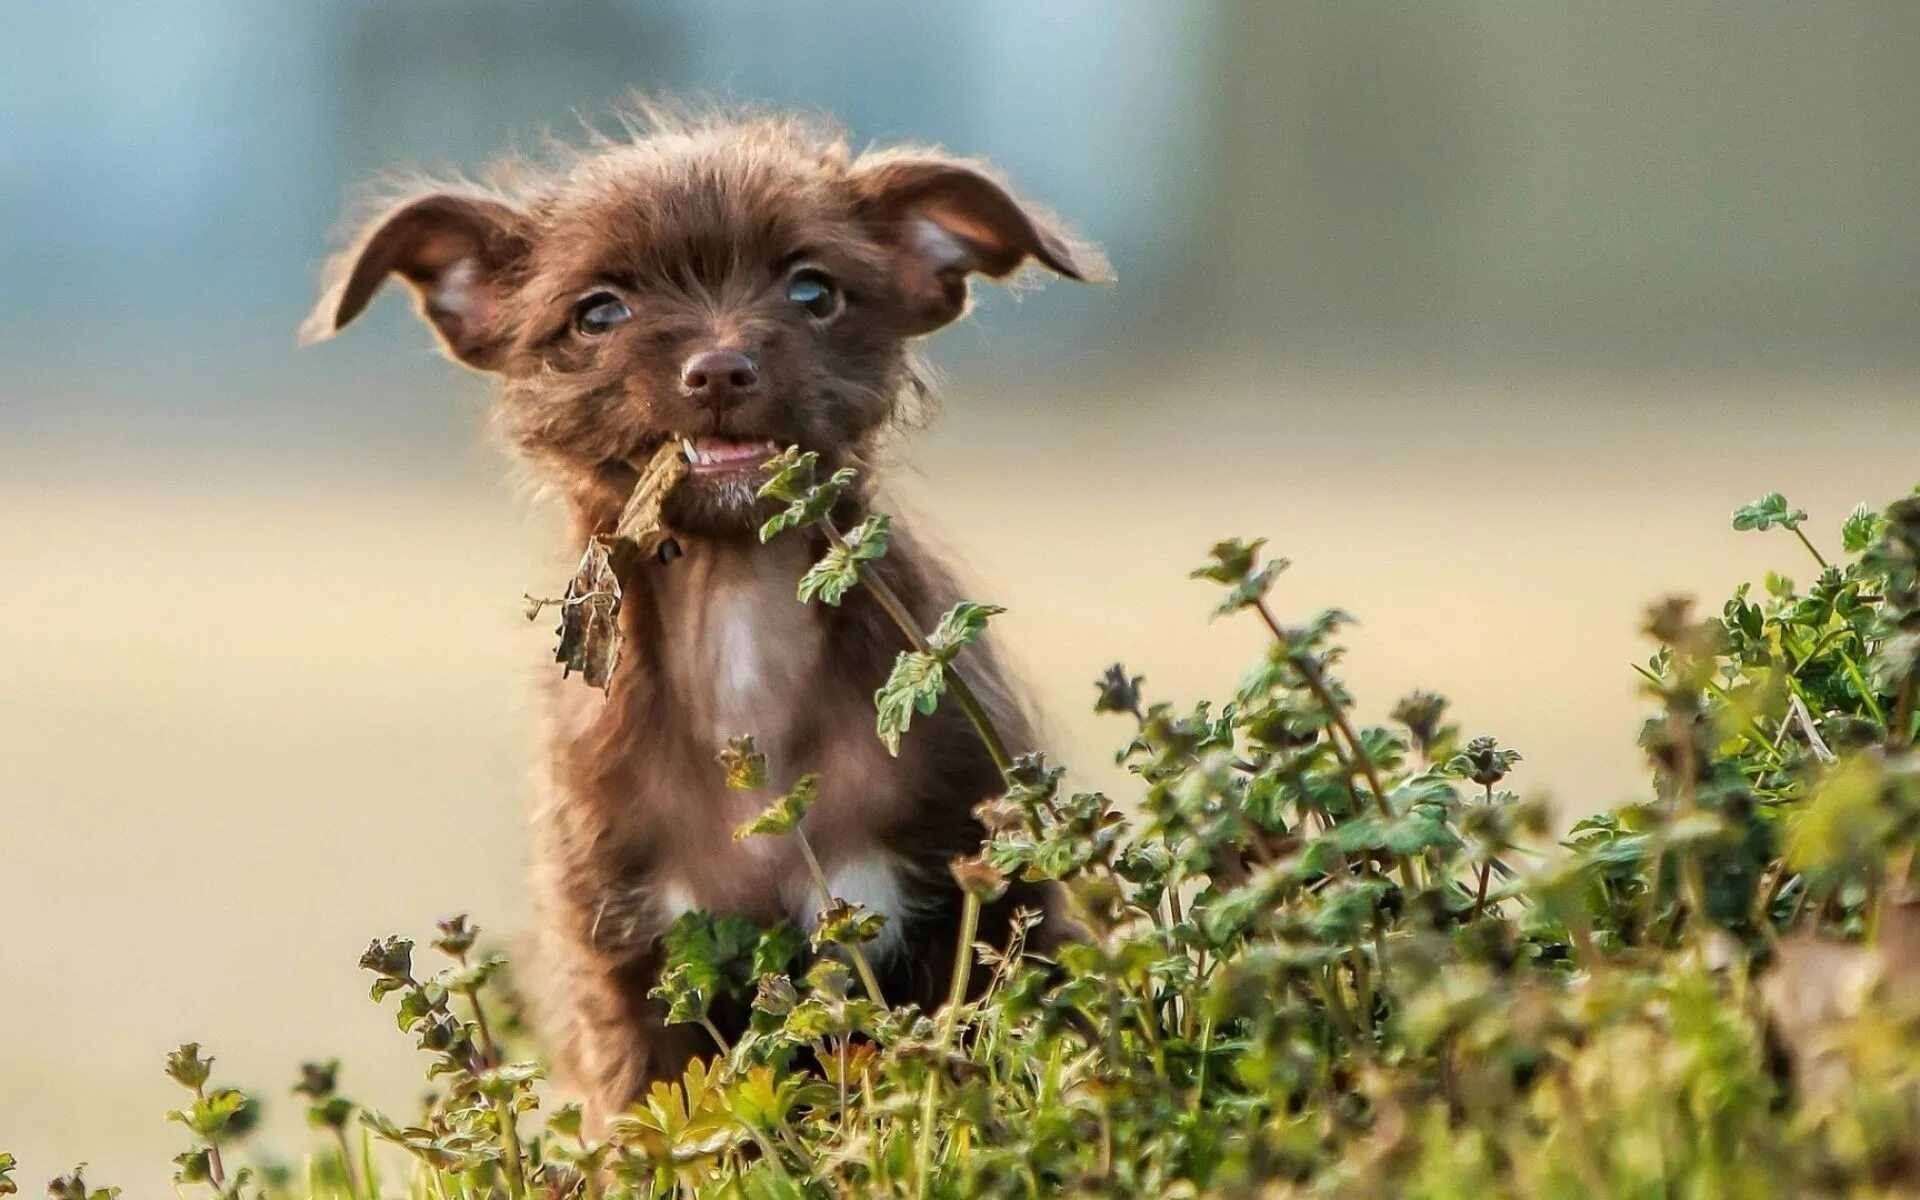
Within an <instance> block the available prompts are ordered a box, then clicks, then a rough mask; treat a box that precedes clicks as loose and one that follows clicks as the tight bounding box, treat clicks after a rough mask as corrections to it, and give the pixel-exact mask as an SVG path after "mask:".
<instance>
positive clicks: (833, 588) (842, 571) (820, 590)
mask: <svg viewBox="0 0 1920 1200" xmlns="http://www.w3.org/2000/svg"><path fill="white" fill-rule="evenodd" d="M891 522H892V518H890V517H888V516H886V515H885V514H878V513H877V514H875V515H873V516H870V517H868V518H867V519H866V520H864V521H862V522H860V524H858V525H856V526H854V528H853V531H852V532H850V533H849V534H847V536H846V539H845V544H844V545H835V546H829V547H827V552H826V554H825V555H823V556H822V557H821V559H820V561H819V562H817V563H815V564H813V566H811V567H809V568H807V573H806V574H805V575H802V576H801V577H800V587H799V596H800V600H801V602H802V603H805V602H806V601H808V600H812V599H814V598H815V597H818V598H819V599H820V601H821V602H822V603H824V604H833V605H837V604H839V603H840V601H841V600H842V599H844V598H845V597H846V594H847V593H848V592H850V591H852V590H853V587H854V585H855V584H857V583H859V582H860V564H861V563H865V562H871V561H873V560H874V559H876V558H879V557H881V556H882V555H884V554H886V552H887V530H888V526H889V525H890V524H891Z"/></svg>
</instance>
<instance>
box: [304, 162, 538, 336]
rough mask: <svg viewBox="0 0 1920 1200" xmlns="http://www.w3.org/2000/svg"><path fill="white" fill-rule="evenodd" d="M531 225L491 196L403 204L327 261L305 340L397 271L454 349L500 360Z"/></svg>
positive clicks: (346, 316)
mask: <svg viewBox="0 0 1920 1200" xmlns="http://www.w3.org/2000/svg"><path fill="white" fill-rule="evenodd" d="M525 228H526V224H525V220H524V218H523V217H522V216H521V214H520V213H518V212H517V211H515V210H514V209H513V208H511V207H510V206H508V205H506V204H503V203H501V202H500V201H498V200H494V199H491V198H488V197H482V196H463V195H459V194H456V193H452V192H435V193H431V194H429V195H425V196H419V197H416V198H414V199H411V200H408V201H406V202H404V203H402V204H399V205H397V206H395V207H394V208H392V209H389V210H388V211H387V212H386V213H385V214H384V215H382V216H380V217H378V218H376V219H375V220H373V221H371V222H369V223H368V225H367V228H366V230H365V232H363V233H362V234H361V235H360V237H359V239H358V241H356V242H355V244H354V245H353V247H352V248H351V249H348V250H346V251H344V252H342V253H340V254H338V255H336V256H335V257H334V258H333V260H332V261H331V262H329V263H328V264H327V273H326V278H327V283H326V286H325V289H324V290H323V292H322V293H321V296H320V304H319V306H318V307H316V308H315V309H314V310H313V313H312V315H311V316H309V317H308V318H307V320H306V323H305V324H303V325H302V326H301V327H300V339H301V341H302V342H317V341H320V340H321V339H323V338H328V337H332V336H333V335H334V334H335V333H337V332H338V331H339V330H340V329H341V328H342V327H343V326H345V325H346V323H347V322H348V321H351V320H353V319H354V318H355V317H357V316H359V315H360V313H361V310H363V309H365V308H366V307H367V302H368V301H370V300H372V299H373V294H374V293H375V292H377V291H379V290H380V285H381V284H382V283H385V282H386V279H387V276H388V275H392V274H398V275H399V276H400V277H401V278H402V279H404V280H406V281H407V284H408V286H410V287H411V288H412V289H413V291H414V294H415V296H417V297H418V298H419V302H420V315H421V316H422V317H424V318H426V320H427V321H428V323H430V324H431V325H432V326H433V327H434V329H435V330H436V331H437V332H438V333H439V335H440V341H441V343H442V345H443V346H445V348H446V351H447V353H448V354H449V355H451V356H452V357H453V358H455V359H456V360H458V361H460V362H463V363H465V364H467V365H468V366H470V367H477V368H480V369H481V370H492V369H496V368H498V366H499V365H500V361H501V358H502V357H503V355H504V353H505V350H506V346H507V340H508V330H507V327H506V320H505V312H506V300H507V296H508V291H509V288H510V286H511V283H510V281H511V279H512V278H513V277H514V275H515V274H516V272H517V268H518V267H519V266H520V265H521V263H522V262H523V261H524V260H525V258H526V255H527V248H528V242H527V236H526V232H525Z"/></svg>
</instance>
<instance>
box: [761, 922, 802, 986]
mask: <svg viewBox="0 0 1920 1200" xmlns="http://www.w3.org/2000/svg"><path fill="white" fill-rule="evenodd" d="M806 947H807V937H806V935H805V934H803V933H801V932H800V931H799V930H798V929H795V928H794V927H793V926H791V925H789V924H787V923H786V922H785V921H782V922H780V923H779V924H778V925H775V926H773V927H772V928H770V929H768V930H766V931H764V932H762V933H761V935H760V940H759V941H757V942H755V943H754V945H753V973H754V975H755V977H756V978H757V977H760V976H765V975H784V974H786V972H787V969H788V968H789V967H791V966H792V965H793V962H794V960H795V959H797V958H799V957H800V952H801V951H802V950H804V949H806Z"/></svg>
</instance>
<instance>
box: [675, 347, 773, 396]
mask: <svg viewBox="0 0 1920 1200" xmlns="http://www.w3.org/2000/svg"><path fill="white" fill-rule="evenodd" d="M680 386H682V387H684V388H686V389H687V395H689V396H691V397H693V398H694V399H695V400H698V401H700V402H701V403H703V404H708V405H712V406H713V407H715V408H728V407H730V406H732V405H734V404H737V403H739V402H740V401H741V400H743V399H745V397H746V395H747V393H748V392H751V391H753V389H754V388H756V387H758V386H760V368H759V367H758V366H756V365H755V364H754V361H753V360H752V359H751V358H748V357H747V356H746V355H745V354H742V353H741V352H740V351H738V350H702V351H700V353H698V354H696V355H694V356H693V357H692V358H689V359H688V360H687V361H686V362H685V363H684V364H682V365H681V367H680Z"/></svg>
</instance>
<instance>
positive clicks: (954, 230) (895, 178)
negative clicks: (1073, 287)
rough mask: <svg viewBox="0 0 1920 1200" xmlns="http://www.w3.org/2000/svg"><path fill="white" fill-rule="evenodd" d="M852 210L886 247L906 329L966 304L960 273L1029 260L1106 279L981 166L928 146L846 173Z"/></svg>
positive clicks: (999, 271)
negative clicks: (855, 203)
mask: <svg viewBox="0 0 1920 1200" xmlns="http://www.w3.org/2000/svg"><path fill="white" fill-rule="evenodd" d="M852 181H853V184H854V187H855V188H856V189H857V195H858V198H859V206H860V209H861V212H862V215H863V216H865V217H866V218H867V219H868V220H870V221H872V222H874V223H875V225H876V226H877V227H878V228H879V230H880V234H881V237H882V238H883V239H885V241H886V243H887V245H888V247H889V249H890V250H891V251H892V252H893V255H894V262H895V268H894V269H895V279H896V282H897V284H898V286H899V295H900V300H901V303H902V304H903V305H904V306H905V310H906V312H905V315H906V317H907V323H908V326H909V329H908V332H909V333H912V334H922V333H931V332H933V331H934V330H936V329H938V328H940V327H941V326H942V325H946V324H948V323H949V322H951V321H953V320H954V319H956V318H957V317H959V316H960V314H961V313H962V312H965V311H966V307H967V276H968V275H970V274H972V273H973V272H975V271H978V272H979V273H980V274H982V275H986V276H988V277H989V278H992V279H1005V278H1007V277H1008V276H1009V275H1012V274H1013V273H1014V272H1016V271H1018V270H1019V269H1020V267H1021V265H1022V264H1024V263H1025V262H1026V261H1027V260H1028V259H1029V258H1031V259H1035V260H1037V261H1038V262H1040V263H1042V264H1043V265H1045V266H1047V267H1048V268H1050V269H1052V270H1053V271H1055V272H1057V273H1059V274H1061V275H1064V276H1066V277H1067V278H1068V279H1078V280H1082V281H1085V282H1104V281H1106V280H1109V279H1111V278H1112V273H1111V272H1110V271H1109V269H1108V267H1107V261H1106V259H1105V257H1104V256H1102V255H1101V253H1100V251H1099V250H1097V249H1095V248H1094V247H1092V246H1089V245H1087V244H1085V243H1083V242H1080V241H1078V240H1076V239H1075V238H1074V237H1073V235H1072V234H1071V233H1070V232H1069V231H1068V230H1067V229H1066V227H1065V226H1063V225H1061V224H1059V223H1058V222H1057V221H1055V220H1054V219H1053V217H1052V216H1050V215H1049V214H1047V213H1046V212H1044V211H1042V210H1040V209H1038V208H1035V207H1033V206H1031V205H1023V204H1022V203H1021V202H1020V201H1018V200H1016V199H1014V197H1013V195H1012V193H1010V192H1009V191H1008V190H1007V188H1006V187H1005V186H1004V185H1002V184H1001V183H1000V182H999V181H998V180H997V179H996V178H994V176H993V173H992V171H991V170H990V169H989V168H987V167H986V166H985V165H984V164H980V163H973V162H967V161H964V160H961V159H953V158H946V157H943V156H939V155H935V154H911V155H910V154H906V153H899V154H881V155H870V156H868V157H866V158H864V159H862V160H861V161H860V162H859V163H857V164H856V165H855V167H854V170H853V174H852Z"/></svg>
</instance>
